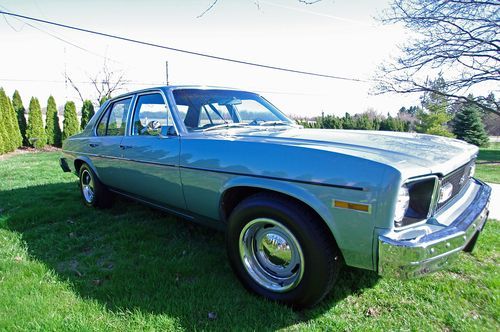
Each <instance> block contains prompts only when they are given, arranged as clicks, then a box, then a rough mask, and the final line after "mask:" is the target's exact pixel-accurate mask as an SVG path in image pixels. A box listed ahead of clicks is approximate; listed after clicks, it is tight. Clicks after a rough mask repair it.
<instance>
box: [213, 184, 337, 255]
mask: <svg viewBox="0 0 500 332" xmlns="http://www.w3.org/2000/svg"><path fill="white" fill-rule="evenodd" d="M259 180H260V179H256V178H244V179H236V180H232V181H230V182H229V183H227V184H226V186H224V187H223V188H222V190H221V196H220V202H219V212H220V217H221V220H222V221H223V222H224V223H227V221H228V219H229V215H230V214H231V212H232V210H233V209H234V208H235V207H236V206H237V205H238V204H239V203H240V202H241V201H243V200H244V199H246V198H247V197H250V196H252V195H255V194H257V193H263V192H267V193H272V194H276V195H280V196H281V197H283V198H286V199H287V200H290V201H292V202H294V203H295V204H299V205H301V206H303V207H304V208H305V209H307V210H309V211H310V212H311V213H312V214H313V215H315V216H316V217H317V219H318V220H319V221H320V224H321V225H322V227H324V230H325V232H326V233H328V234H329V236H330V237H331V241H332V243H334V244H335V246H337V247H338V242H337V240H336V238H335V234H336V232H337V230H336V225H335V222H334V220H333V216H332V214H331V213H330V211H329V209H328V207H326V206H325V205H324V204H323V203H322V202H321V201H320V200H319V199H318V198H317V197H315V196H314V195H313V194H312V193H311V192H309V191H307V190H306V189H304V188H302V187H300V186H297V185H294V184H291V183H286V182H281V181H274V180H270V181H259ZM337 234H338V233H337ZM339 249H340V248H339ZM339 251H340V252H341V249H340V250H339Z"/></svg>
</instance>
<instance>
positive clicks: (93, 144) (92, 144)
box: [89, 143, 99, 148]
mask: <svg viewBox="0 0 500 332" xmlns="http://www.w3.org/2000/svg"><path fill="white" fill-rule="evenodd" d="M89 145H90V147H91V148H95V147H97V146H99V143H89Z"/></svg>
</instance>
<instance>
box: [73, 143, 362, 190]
mask: <svg viewBox="0 0 500 332" xmlns="http://www.w3.org/2000/svg"><path fill="white" fill-rule="evenodd" d="M63 152H66V153H73V154H77V155H78V154H80V155H85V156H91V157H97V158H107V159H117V160H124V161H132V162H137V163H144V164H151V165H158V166H166V167H179V168H184V169H189V170H196V171H205V172H212V173H221V174H230V175H237V176H249V177H254V178H262V179H268V180H278V181H286V182H294V183H302V184H312V185H315V186H323V187H330V188H340V189H349V190H357V191H367V189H365V188H362V187H351V186H344V185H340V184H328V183H321V182H312V181H303V180H295V179H285V178H278V177H273V176H266V175H255V174H245V173H238V172H231V171H222V170H217V169H210V168H201V167H191V166H177V165H173V164H162V163H156V162H151V161H143V160H135V159H127V158H122V157H111V156H104V155H98V154H93V153H86V152H76V151H69V150H63Z"/></svg>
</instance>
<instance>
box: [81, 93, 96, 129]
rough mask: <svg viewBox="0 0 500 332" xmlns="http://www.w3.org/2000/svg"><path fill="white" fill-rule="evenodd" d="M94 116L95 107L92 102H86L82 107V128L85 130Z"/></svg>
mask: <svg viewBox="0 0 500 332" xmlns="http://www.w3.org/2000/svg"><path fill="white" fill-rule="evenodd" d="M93 115H94V105H92V102H91V101H90V100H88V99H87V100H85V101H84V102H83V106H82V120H81V126H80V127H81V128H82V130H83V129H85V126H86V125H87V123H89V121H90V119H91V118H92V116H93Z"/></svg>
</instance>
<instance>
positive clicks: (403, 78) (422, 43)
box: [376, 0, 500, 115]
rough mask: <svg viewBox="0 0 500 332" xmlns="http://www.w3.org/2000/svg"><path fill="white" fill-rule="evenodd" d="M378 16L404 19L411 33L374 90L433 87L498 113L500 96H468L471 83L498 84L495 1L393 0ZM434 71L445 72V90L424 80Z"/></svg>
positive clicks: (498, 5) (498, 7)
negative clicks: (490, 98)
mask: <svg viewBox="0 0 500 332" xmlns="http://www.w3.org/2000/svg"><path fill="white" fill-rule="evenodd" d="M380 19H381V21H382V22H383V23H386V24H394V23H402V24H403V25H404V26H405V27H406V28H408V29H410V30H413V32H415V37H414V38H413V39H412V40H411V41H410V42H409V43H408V44H407V45H404V46H402V47H401V51H402V55H401V56H399V57H398V58H396V59H394V61H392V62H390V63H385V64H383V65H381V68H380V69H381V72H380V73H379V74H380V75H377V76H378V77H379V78H377V79H376V80H377V82H378V86H377V92H379V93H385V92H398V93H413V92H433V93H437V94H441V95H443V96H445V97H447V98H449V99H450V101H468V102H471V103H473V104H475V105H477V106H479V107H480V108H482V109H483V110H485V111H489V112H492V113H495V114H497V115H500V109H499V106H500V103H499V101H496V100H495V101H493V102H491V101H489V102H487V100H486V99H487V97H468V96H467V95H468V90H469V89H470V88H472V87H477V86H479V85H481V86H483V87H484V86H486V84H485V83H489V84H491V85H493V86H495V87H496V89H498V82H499V81H500V37H499V36H498V33H499V28H500V2H499V1H497V0H491V1H489V0H393V2H392V4H391V7H390V9H388V10H386V11H385V12H384V13H383V14H382V17H381V18H380ZM436 71H440V72H441V74H442V75H443V77H444V78H445V81H446V86H445V89H444V90H443V91H435V90H434V89H433V88H432V86H430V85H429V84H427V82H429V80H427V77H426V76H425V74H426V73H427V74H428V73H430V72H434V73H435V72H436ZM380 77H382V78H380ZM471 98H472V99H471Z"/></svg>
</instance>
